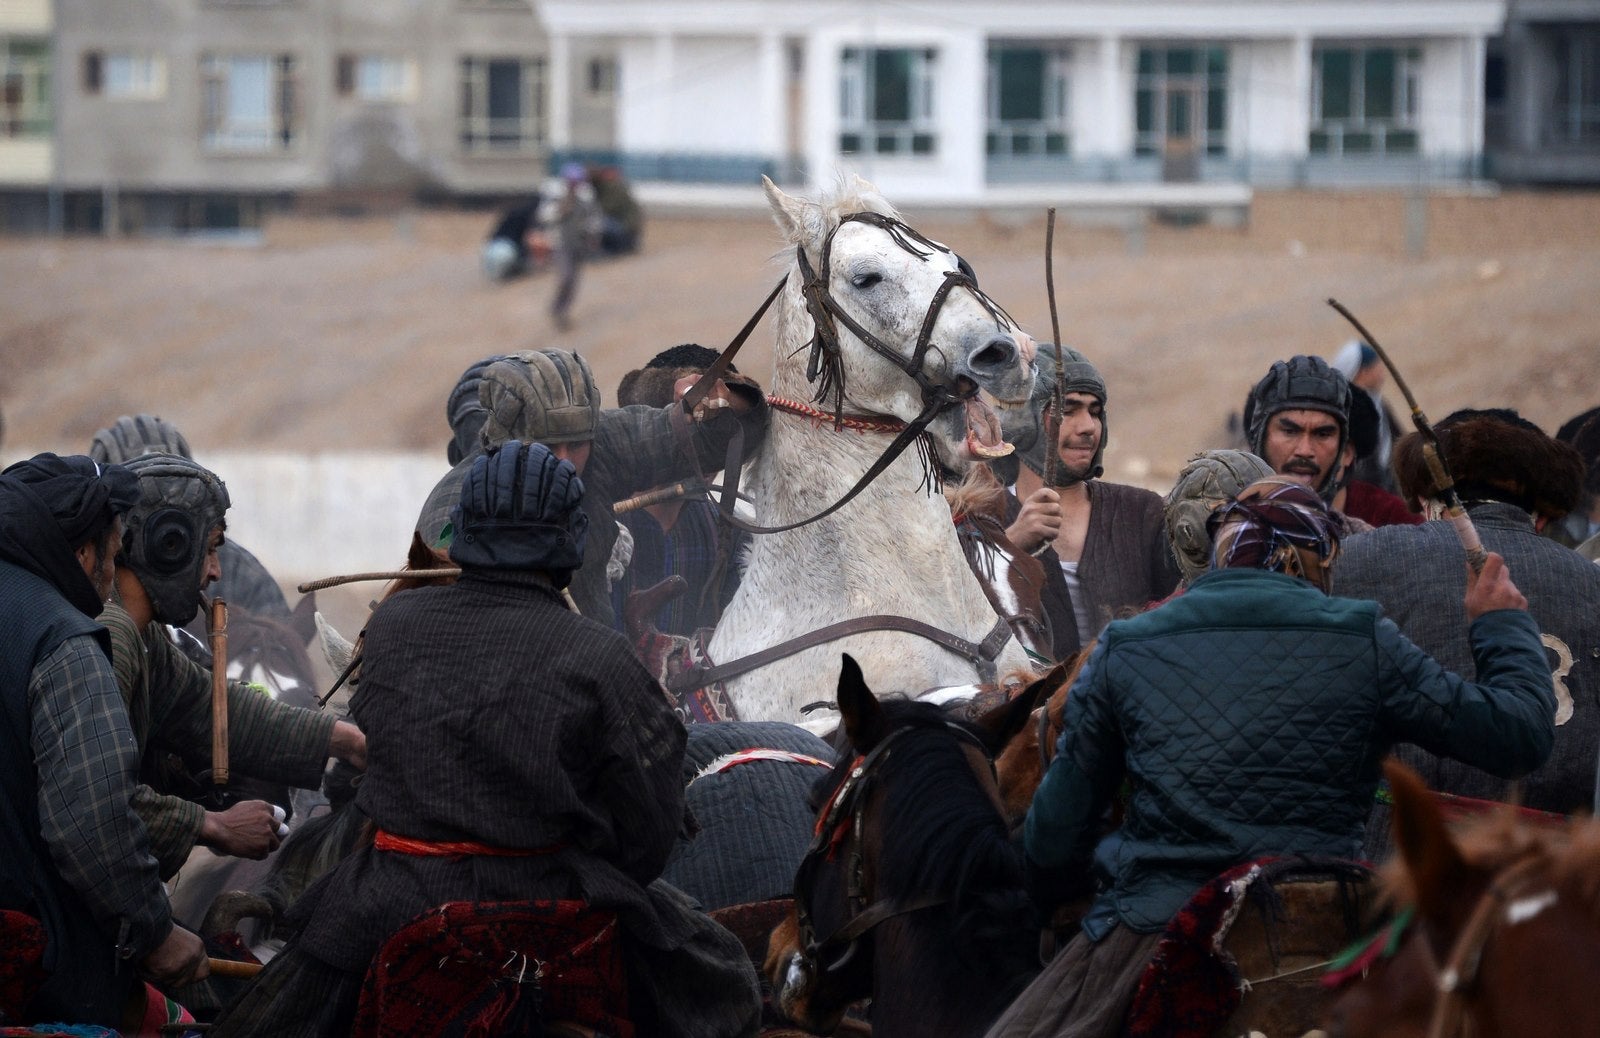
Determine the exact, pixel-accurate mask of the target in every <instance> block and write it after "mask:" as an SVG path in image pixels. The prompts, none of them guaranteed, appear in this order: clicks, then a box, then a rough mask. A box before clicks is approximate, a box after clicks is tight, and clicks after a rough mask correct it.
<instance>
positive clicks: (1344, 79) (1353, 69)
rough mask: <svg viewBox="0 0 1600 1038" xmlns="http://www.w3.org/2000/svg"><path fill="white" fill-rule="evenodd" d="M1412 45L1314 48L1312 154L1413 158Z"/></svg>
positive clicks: (1416, 68) (1415, 71) (1418, 58)
mask: <svg viewBox="0 0 1600 1038" xmlns="http://www.w3.org/2000/svg"><path fill="white" fill-rule="evenodd" d="M1421 67H1422V52H1421V51H1420V50H1418V49H1417V48H1415V47H1318V48H1317V49H1315V50H1314V51H1312V54H1311V153H1312V154H1313V155H1415V154H1416V153H1417V149H1418V144H1419V139H1418V136H1417V80H1418V78H1419V74H1420V71H1421Z"/></svg>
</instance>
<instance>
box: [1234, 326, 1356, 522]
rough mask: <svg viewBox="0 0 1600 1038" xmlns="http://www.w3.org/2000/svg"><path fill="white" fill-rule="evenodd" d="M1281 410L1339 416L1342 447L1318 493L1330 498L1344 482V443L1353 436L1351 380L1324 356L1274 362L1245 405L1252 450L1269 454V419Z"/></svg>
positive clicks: (1324, 497) (1264, 454)
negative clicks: (1351, 427)
mask: <svg viewBox="0 0 1600 1038" xmlns="http://www.w3.org/2000/svg"><path fill="white" fill-rule="evenodd" d="M1280 411H1321V412H1323V413H1324V414H1330V415H1332V416H1333V417H1335V418H1337V419H1338V420H1339V449H1338V451H1336V452H1335V453H1334V461H1333V467H1332V468H1331V469H1330V470H1329V472H1328V478H1327V479H1326V480H1325V481H1324V482H1323V485H1322V486H1320V487H1317V488H1316V490H1317V493H1319V494H1321V495H1322V496H1323V499H1324V500H1327V499H1329V498H1331V497H1332V496H1333V493H1334V492H1335V491H1336V490H1338V489H1339V487H1340V486H1341V485H1342V483H1343V479H1342V478H1341V476H1342V473H1341V471H1340V470H1341V469H1342V468H1343V467H1344V462H1343V460H1342V456H1343V453H1344V445H1345V444H1346V443H1347V442H1348V441H1349V439H1350V382H1349V381H1348V380H1347V379H1346V378H1345V377H1344V376H1343V375H1341V374H1339V372H1338V371H1337V370H1335V369H1334V368H1333V367H1332V366H1330V365H1329V364H1328V362H1327V361H1325V360H1323V359H1322V358H1321V357H1307V356H1304V355H1298V356H1294V357H1290V358H1289V359H1288V360H1280V361H1277V362H1275V363H1274V364H1273V365H1272V367H1271V368H1270V369H1268V371H1267V373H1266V375H1265V376H1264V377H1263V378H1262V379H1261V381H1260V382H1257V383H1256V384H1255V387H1254V388H1253V389H1251V390H1250V396H1249V398H1248V399H1247V400H1246V401H1245V405H1244V427H1245V434H1246V435H1247V436H1248V437H1249V438H1250V450H1251V452H1252V453H1254V454H1255V455H1257V456H1258V457H1261V458H1265V457H1266V456H1267V422H1268V421H1270V420H1271V418H1272V416H1273V415H1275V414H1277V413H1278V412H1280Z"/></svg>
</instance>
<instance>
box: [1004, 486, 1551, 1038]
mask: <svg viewBox="0 0 1600 1038" xmlns="http://www.w3.org/2000/svg"><path fill="white" fill-rule="evenodd" d="M1209 524H1210V527H1211V530H1212V532H1213V536H1214V540H1215V547H1214V552H1213V558H1214V566H1215V568H1214V570H1213V571H1212V572H1209V573H1207V574H1205V575H1203V576H1201V577H1200V578H1198V579H1197V580H1195V581H1194V583H1193V585H1192V586H1191V587H1190V588H1189V589H1188V590H1187V591H1186V592H1185V593H1184V594H1183V595H1181V596H1179V597H1178V598H1175V599H1173V600H1172V601H1170V602H1168V603H1166V604H1164V605H1162V606H1161V607H1159V608H1157V609H1154V610H1152V611H1150V612H1147V613H1144V614H1143V615H1141V616H1137V617H1134V618H1132V619H1128V620H1118V621H1114V622H1113V623H1112V624H1111V625H1110V626H1109V627H1107V628H1106V630H1105V632H1104V633H1103V634H1102V635H1101V637H1100V642H1099V644H1098V645H1097V646H1096V648H1095V650H1094V653H1093V655H1092V656H1091V657H1090V658H1089V661H1088V664H1087V665H1086V666H1085V667H1084V669H1083V671H1082V673H1081V674H1080V676H1079V678H1078V680H1077V681H1076V682H1075V683H1074V685H1073V687H1072V689H1071V691H1070V693H1069V695H1068V697H1067V707H1066V714H1065V718H1064V731H1063V733H1062V736H1061V739H1060V742H1059V743H1058V744H1057V751H1056V756H1055V759H1054V760H1053V761H1052V762H1051V764H1050V767H1049V770H1048V771H1047V772H1046V774H1045V777H1044V780H1043V782H1042V783H1041V784H1040V786H1039V791H1038V793H1037V794H1036V795H1035V796H1034V800H1033V804H1032V806H1031V808H1030V809H1029V811H1028V817H1027V823H1026V827H1025V844H1026V851H1027V860H1028V866H1029V869H1030V873H1031V875H1032V878H1033V880H1034V887H1035V891H1036V897H1037V898H1038V899H1039V900H1040V901H1041V902H1042V907H1045V908H1047V909H1048V908H1051V907H1053V906H1054V905H1055V904H1056V903H1057V902H1058V901H1059V900H1061V899H1062V896H1063V895H1064V894H1067V893H1069V892H1071V893H1078V892H1081V890H1082V881H1083V879H1084V878H1085V877H1088V876H1090V875H1092V876H1093V877H1094V878H1095V879H1096V880H1097V881H1098V883H1099V884H1100V892H1099V894H1098V895H1097V896H1096V898H1095V900H1094V902H1093V904H1092V906H1091V907H1090V909H1089V911H1088V913H1087V914H1086V915H1085V916H1084V918H1083V921H1082V931H1083V932H1082V933H1080V934H1078V935H1077V936H1076V937H1075V938H1074V939H1073V940H1072V942H1071V943H1069V944H1068V945H1067V946H1066V947H1065V948H1064V949H1063V950H1062V952H1061V953H1060V954H1059V955H1058V956H1057V957H1056V958H1055V960H1054V961H1053V962H1052V963H1051V964H1050V966H1049V967H1048V968H1047V969H1046V971H1045V972H1044V973H1043V974H1042V975H1041V976H1040V977H1039V979H1038V980H1037V981H1036V982H1035V983H1034V984H1033V985H1032V986H1031V987H1030V988H1029V989H1028V991H1027V992H1025V993H1024V994H1023V995H1022V996H1021V998H1020V999H1019V1000H1018V1001H1017V1002H1016V1003H1014V1004H1013V1005H1012V1007H1011V1008H1010V1009H1009V1010H1008V1011H1007V1013H1006V1015H1005V1016H1003V1017H1002V1018H1001V1020H1000V1021H999V1022H998V1023H997V1024H996V1025H995V1027H994V1028H993V1030H991V1031H990V1035H991V1036H1001V1038H1009V1036H1013V1035H1056V1036H1061V1035H1072V1036H1080V1035H1114V1034H1119V1033H1121V1027H1122V1024H1123V1018H1124V1016H1125V1014H1126V1012H1127V1010H1128V1006H1129V1004H1130V1001H1131V999H1132V997H1133V994H1134V991H1135V988H1136V987H1137V985H1138V983H1139V979H1140V976H1141V974H1142V971H1143V970H1144V968H1145V966H1146V965H1147V963H1148V962H1149V960H1150V957H1151V954H1152V952H1153V950H1154V948H1155V945H1156V943H1157V942H1158V941H1159V940H1160V938H1161V933H1162V930H1163V928H1165V927H1166V926H1167V924H1168V922H1169V921H1170V920H1171V919H1172V918H1173V916H1174V914H1175V913H1176V912H1177V911H1178V910H1179V909H1180V908H1181V907H1182V906H1183V904H1184V903H1185V902H1186V901H1187V900H1188V898H1189V897H1190V896H1191V895H1192V894H1193V893H1194V892H1195V891H1196V890H1197V889H1198V888H1199V887H1201V886H1202V885H1203V884H1204V883H1206V882H1207V881H1209V880H1210V879H1212V878H1213V877H1215V876H1217V875H1218V874H1220V873H1221V872H1223V871H1224V870H1226V869H1228V868H1231V867H1234V866H1237V865H1240V864H1243V863H1246V862H1249V861H1252V860H1254V859H1256V858H1260V857H1262V856H1265V855H1274V854H1283V853H1300V854H1310V855H1324V856H1335V857H1344V858H1353V857H1356V856H1357V855H1358V854H1359V852H1360V847H1361V839H1362V833H1363V830H1364V828H1365V824H1366V820H1367V812H1368V807H1369V805H1370V804H1371V802H1372V797H1373V793H1374V791H1375V790H1376V788H1377V784H1378V764H1379V761H1380V760H1381V759H1382V758H1383V756H1384V755H1385V754H1386V753H1387V752H1388V751H1389V749H1390V747H1391V746H1392V745H1393V744H1394V743H1396V742H1399V741H1402V740H1409V741H1414V742H1416V743H1418V744H1420V745H1422V746H1425V747H1427V748H1428V749H1430V750H1432V751H1433V752H1436V753H1440V754H1446V755H1449V756H1454V757H1459V758H1461V759H1464V760H1467V761H1469V762H1471V763H1473V764H1476V765H1478V766H1479V767H1483V768H1486V769H1489V770H1492V771H1494V772H1495V773H1497V774H1500V775H1504V776H1515V775H1520V774H1524V773H1526V772H1528V771H1531V770H1532V769H1534V768H1536V767H1538V766H1539V765H1540V764H1541V763H1543V761H1544V760H1545V758H1546V757H1547V756H1548V755H1549V753H1550V746H1551V742H1552V739H1553V730H1552V725H1551V713H1552V709H1553V699H1552V697H1551V694H1550V681H1549V676H1548V672H1547V670H1546V667H1545V665H1544V657H1543V652H1542V651H1541V649H1540V646H1539V631H1538V628H1537V626H1536V625H1535V624H1534V622H1533V618H1532V617H1531V616H1529V615H1528V613H1527V610H1526V608H1525V606H1526V602H1525V600H1524V599H1523V597H1522V595H1521V594H1520V593H1519V592H1518V591H1517V589H1516V587H1515V585H1513V584H1512V582H1511V578H1510V575H1509V573H1508V571H1507V569H1506V567H1505V564H1504V562H1503V560H1501V559H1500V557H1499V556H1497V555H1490V556H1489V562H1488V564H1487V565H1486V566H1485V567H1484V570H1483V572H1482V573H1481V574H1480V575H1478V576H1476V577H1474V578H1473V579H1472V580H1471V581H1469V582H1468V585H1467V589H1466V597H1465V607H1464V608H1465V612H1466V616H1467V618H1468V621H1469V622H1470V624H1471V629H1470V636H1471V639H1472V643H1473V648H1474V650H1475V652H1476V653H1477V657H1478V659H1479V660H1480V661H1481V662H1482V664H1483V666H1482V668H1481V675H1482V678H1483V680H1482V681H1481V682H1480V683H1478V684H1473V683H1470V682H1468V681H1467V680H1465V679H1464V678H1461V677H1458V676H1457V675H1455V674H1452V673H1449V672H1447V671H1446V670H1444V668H1442V667H1440V666H1439V665H1438V664H1437V663H1435V662H1434V661H1433V660H1432V659H1430V658H1429V657H1428V656H1427V655H1426V654H1424V653H1423V652H1422V651H1421V650H1420V649H1418V648H1417V647H1416V646H1414V645H1412V644H1411V643H1410V642H1408V641H1406V640H1405V638H1404V637H1402V636H1401V634H1400V632H1399V630H1398V628H1396V627H1395V625H1394V624H1393V623H1392V622H1391V621H1389V620H1386V619H1383V618H1382V617H1381V615H1380V613H1379V611H1378V608H1377V606H1375V605H1374V604H1372V603H1371V602H1358V601H1353V600H1350V599H1344V598H1336V597H1333V596H1331V595H1329V594H1328V587H1329V577H1330V570H1331V567H1332V564H1333V561H1334V556H1335V554H1336V552H1337V549H1338V543H1339V532H1338V521H1337V520H1336V519H1335V518H1334V517H1333V516H1332V515H1330V513H1329V512H1328V510H1327V507H1326V506H1325V505H1324V503H1323V501H1322V499H1321V498H1320V497H1318V496H1317V495H1316V494H1315V493H1313V492H1312V491H1311V490H1310V489H1308V488H1306V487H1304V486H1301V485H1299V484H1297V483H1289V482H1286V481H1283V480H1279V479H1270V480H1262V481H1260V482H1257V483H1254V484H1251V485H1250V486H1249V487H1246V488H1245V490H1244V491H1243V492H1241V493H1240V494H1239V495H1238V497H1237V499H1236V500H1235V501H1233V502H1231V503H1229V504H1227V505H1225V506H1223V507H1222V508H1220V509H1219V510H1218V511H1217V512H1216V513H1214V514H1213V516H1212V518H1211V519H1210V520H1209ZM1124 782H1126V783H1128V785H1129V787H1130V789H1131V793H1130V795H1129V798H1128V801H1127V803H1126V806H1125V811H1124V815H1123V822H1122V825H1121V826H1120V827H1119V828H1118V829H1116V830H1115V831H1113V832H1112V833H1111V834H1110V835H1108V836H1106V837H1105V838H1104V839H1100V840H1098V841H1097V837H1098V834H1099V832H1100V824H1101V819H1102V818H1103V817H1104V814H1105V811H1106V809H1107V807H1108V806H1109V805H1110V803H1111V801H1112V798H1113V797H1115V796H1116V795H1117V792H1118V789H1119V787H1120V786H1121V785H1122V784H1123V783H1124ZM1073 887H1077V888H1078V889H1076V890H1074V889H1072V888H1073Z"/></svg>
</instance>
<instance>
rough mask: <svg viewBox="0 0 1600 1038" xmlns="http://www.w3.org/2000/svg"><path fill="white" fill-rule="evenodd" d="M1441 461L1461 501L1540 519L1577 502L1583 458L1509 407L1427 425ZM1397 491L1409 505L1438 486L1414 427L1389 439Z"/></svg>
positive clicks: (1459, 414) (1458, 415)
mask: <svg viewBox="0 0 1600 1038" xmlns="http://www.w3.org/2000/svg"><path fill="white" fill-rule="evenodd" d="M1434 432H1436V433H1437V434H1438V436H1439V448H1440V453H1441V454H1442V455H1443V456H1444V463H1445V467H1446V468H1447V469H1449V471H1450V475H1451V478H1453V479H1454V480H1455V484H1456V493H1457V494H1459V495H1461V499H1462V500H1463V501H1475V500H1476V501H1483V500H1488V501H1503V502H1505V503H1506V504H1511V505H1516V506H1517V507H1518V508H1521V509H1522V510H1523V511H1525V512H1529V513H1537V514H1539V515H1541V516H1543V517H1544V518H1546V519H1560V518H1561V517H1562V516H1564V515H1566V514H1567V513H1568V512H1570V511H1572V509H1574V508H1575V507H1577V505H1578V502H1579V501H1580V500H1581V494H1582V487H1583V475H1584V472H1583V458H1582V456H1581V455H1579V454H1578V452H1577V451H1576V450H1574V449H1573V448H1572V447H1571V446H1569V445H1568V444H1565V443H1562V442H1561V441H1560V440H1556V439H1552V438H1551V437H1549V436H1546V435H1545V433H1544V430H1542V429H1540V428H1539V427H1538V426H1537V425H1534V424H1533V423H1532V422H1530V421H1528V420H1527V419H1526V418H1523V417H1522V416H1521V415H1519V414H1517V412H1515V411H1513V410H1510V409H1509V408H1493V409H1490V410H1481V411H1480V410H1472V409H1466V410H1461V411H1456V412H1455V413H1454V414H1451V415H1450V416H1449V417H1447V418H1445V419H1444V420H1443V421H1440V422H1439V423H1437V424H1436V425H1435V426H1434ZM1394 472H1395V477H1396V479H1397V480H1398V481H1399V484H1400V493H1401V496H1403V497H1404V498H1405V499H1406V500H1407V501H1408V502H1410V503H1411V506H1412V507H1413V508H1416V507H1419V506H1420V503H1421V501H1422V500H1424V499H1426V498H1432V497H1436V496H1437V495H1438V491H1437V489H1436V488H1435V486H1434V483H1433V477H1432V476H1431V475H1430V474H1429V472H1428V466H1427V462H1426V460H1425V459H1424V458H1423V453H1422V434H1421V433H1411V434H1410V435H1408V436H1406V437H1405V438H1404V439H1402V440H1401V441H1400V442H1399V443H1398V444H1396V445H1395V449H1394Z"/></svg>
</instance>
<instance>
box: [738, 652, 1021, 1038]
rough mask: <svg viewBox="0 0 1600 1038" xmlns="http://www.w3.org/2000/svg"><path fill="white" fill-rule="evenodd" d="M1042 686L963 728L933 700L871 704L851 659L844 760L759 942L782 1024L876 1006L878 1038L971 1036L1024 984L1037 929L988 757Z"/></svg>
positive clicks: (842, 687) (841, 692)
mask: <svg viewBox="0 0 1600 1038" xmlns="http://www.w3.org/2000/svg"><path fill="white" fill-rule="evenodd" d="M1044 687H1045V685H1044V683H1043V682H1035V683H1034V684H1033V685H1031V686H1030V687H1029V688H1028V689H1027V690H1026V691H1024V692H1023V693H1022V694H1021V695H1019V696H1017V697H1016V698H1015V699H1013V700H1011V701H1010V702H1008V703H1005V704H1003V705H1001V706H999V707H997V708H995V709H994V710H992V711H990V712H989V713H988V714H985V715H984V716H983V717H982V718H980V719H979V720H978V721H977V722H975V723H972V724H963V723H959V722H955V721H952V720H950V719H949V718H948V716H947V715H946V714H945V713H944V712H943V711H941V710H940V709H939V708H937V707H935V706H932V705H930V704H926V703H917V702H910V701H897V700H890V701H886V702H882V703H880V702H879V701H878V700H877V699H876V698H875V697H874V696H873V694H872V691H871V690H870V689H869V688H868V687H867V684H866V681H865V680H864V679H863V677H862V674H861V669H860V667H859V666H857V665H856V662H855V661H854V660H853V659H851V658H850V656H848V655H845V656H844V666H843V670H842V672H841V673H840V676H839V689H838V703H839V708H840V713H841V715H842V717H843V722H844V731H845V734H846V736H847V737H848V739H849V744H850V747H851V752H850V753H848V754H847V755H846V757H845V759H844V760H843V762H841V763H840V764H839V765H838V766H836V767H835V768H834V769H833V770H832V771H831V772H830V773H829V774H828V775H826V776H825V777H824V778H822V779H821V780H820V781H819V782H818V783H817V786H816V788H815V790H814V792H813V799H814V801H815V806H817V807H818V808H819V814H818V820H817V827H816V833H817V835H816V838H815V839H814V840H813V841H812V844H811V847H810V849H809V850H808V852H807V855H806V858H805V860H804V861H803V862H802V863H801V865H800V869H799V872H798V873H797V875H796V877H795V912H794V914H793V915H791V916H790V918H789V919H788V920H786V921H785V923H783V924H781V925H780V926H779V927H778V928H777V930H775V931H774V932H773V936H772V940H771V943H770V944H769V947H768V955H767V965H766V969H767V973H768V976H769V978H770V979H771V981H772V984H773V990H774V991H775V992H776V999H775V1001H776V1002H777V1004H778V1006H779V1008H780V1010H781V1011H782V1012H783V1014H784V1015H785V1016H787V1017H788V1018H789V1019H791V1020H793V1021H795V1022H796V1023H798V1024H800V1025H801V1026H803V1027H805V1028H806V1029H808V1030H811V1031H813V1032H816V1033H821V1034H827V1033H831V1032H832V1031H833V1030H834V1028H835V1027H836V1026H837V1025H838V1023H839V1021H840V1019H841V1018H842V1017H843V1014H844V1012H845V1010H846V1008H847V1007H849V1005H850V1004H851V1003H853V1002H856V1001H858V1000H861V999H865V998H871V999H872V1009H871V1015H872V1033H873V1034H874V1035H875V1036H876V1038H895V1036H896V1035H913V1034H914V1035H918V1036H922V1038H928V1036H964V1035H980V1034H982V1033H983V1032H984V1030H985V1029H986V1028H987V1027H988V1026H989V1024H990V1023H991V1022H992V1021H993V1020H994V1019H995V1017H997V1016H998V1015H999V1013H1000V1011H1001V1009H1003V1008H1004V1007H1005V1006H1006V1004H1007V1003H1008V1002H1010V1000H1011V999H1012V998H1013V997H1014V996H1015V995H1016V994H1017V993H1018V992H1020V991H1021V990H1022V988H1023V987H1024V986H1025V985H1026V984H1027V982H1028V980H1029V979H1030V978H1031V977H1032V976H1033V974H1034V973H1035V972H1036V971H1037V969H1038V962H1037V958H1036V956H1035V948H1036V937H1037V931H1038V922H1037V919H1036V918H1035V916H1034V912H1033V909H1032V907H1031V905H1030V904H1029V901H1028V897H1027V895H1026V894H1025V893H1024V891H1023V885H1022V880H1023V874H1022V861H1021V858H1020V856H1019V855H1018V853H1017V850H1016V848H1015V847H1014V845H1013V844H1012V843H1011V841H1010V839H1009V837H1008V833H1007V827H1006V822H1005V818H1004V816H1003V815H1002V813H1001V808H1000V797H999V791H998V789H997V788H996V786H995V781H994V775H993V772H992V760H993V755H994V754H995V752H996V751H997V750H998V749H999V748H1000V747H1001V746H1003V745H1004V744H1005V742H1006V740H1008V739H1009V738H1010V737H1011V736H1012V735H1013V734H1014V733H1015V732H1016V730H1017V729H1018V728H1020V727H1021V726H1022V725H1024V724H1025V723H1026V722H1027V718H1028V712H1029V710H1031V709H1032V707H1033V705H1034V703H1035V701H1036V700H1037V697H1038V695H1039V694H1040V693H1041V692H1042V691H1043V690H1044Z"/></svg>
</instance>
